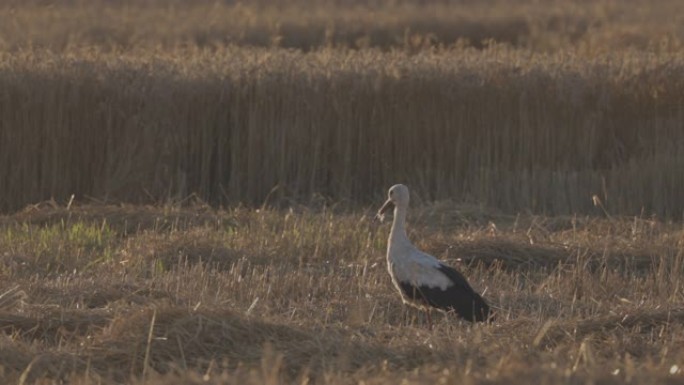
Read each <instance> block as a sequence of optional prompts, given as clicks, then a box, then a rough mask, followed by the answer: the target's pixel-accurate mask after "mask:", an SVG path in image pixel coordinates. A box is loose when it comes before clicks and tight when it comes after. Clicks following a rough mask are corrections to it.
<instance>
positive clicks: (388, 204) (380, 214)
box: [375, 199, 394, 222]
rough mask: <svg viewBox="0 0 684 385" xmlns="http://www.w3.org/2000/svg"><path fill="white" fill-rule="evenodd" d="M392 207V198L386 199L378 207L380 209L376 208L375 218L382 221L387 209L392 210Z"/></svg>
mask: <svg viewBox="0 0 684 385" xmlns="http://www.w3.org/2000/svg"><path fill="white" fill-rule="evenodd" d="M393 208H394V202H392V200H390V199H388V200H387V202H385V204H384V205H382V207H380V210H378V214H377V215H376V216H375V217H376V218H377V219H379V220H380V222H383V221H384V220H385V213H386V212H388V211H389V210H392V209H393Z"/></svg>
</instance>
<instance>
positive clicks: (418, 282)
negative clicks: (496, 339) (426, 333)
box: [377, 184, 490, 327]
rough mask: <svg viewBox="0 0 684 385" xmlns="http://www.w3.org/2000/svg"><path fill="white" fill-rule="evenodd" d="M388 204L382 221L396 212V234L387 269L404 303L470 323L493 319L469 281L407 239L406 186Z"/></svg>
mask: <svg viewBox="0 0 684 385" xmlns="http://www.w3.org/2000/svg"><path fill="white" fill-rule="evenodd" d="M388 195H389V198H388V199H387V202H385V204H384V205H383V206H382V208H380V210H379V211H378V215H377V216H378V218H379V219H380V220H381V221H382V220H383V219H384V216H385V213H386V212H387V211H389V210H390V209H392V208H394V219H393V222H392V230H391V231H390V235H389V239H388V241H387V269H388V270H389V273H390V276H392V282H393V283H394V286H395V287H396V288H397V290H399V293H400V294H401V298H402V300H403V301H404V303H407V304H409V305H412V306H415V307H417V308H419V309H423V310H427V316H428V323H429V325H430V327H432V320H431V318H430V309H431V308H436V309H438V310H441V311H445V312H454V313H456V314H457V315H458V316H460V317H461V318H463V319H465V320H467V321H470V322H482V321H488V320H489V319H490V314H489V306H488V305H487V303H486V302H485V300H484V299H483V298H482V297H481V296H480V295H479V294H478V293H476V292H475V290H473V288H472V287H470V285H469V284H468V281H467V280H466V279H465V277H464V276H463V275H462V274H461V273H459V272H458V271H456V270H455V269H454V268H452V267H450V266H447V265H445V264H444V263H442V262H441V261H440V260H438V259H437V258H435V257H433V256H431V255H429V254H426V253H423V252H422V251H420V250H418V249H417V248H416V247H415V246H414V245H413V244H412V243H411V241H410V240H409V239H408V237H407V236H406V227H405V226H406V211H407V209H408V204H409V190H408V188H407V187H406V186H404V185H403V184H397V185H394V186H392V187H391V188H390V189H389V193H388Z"/></svg>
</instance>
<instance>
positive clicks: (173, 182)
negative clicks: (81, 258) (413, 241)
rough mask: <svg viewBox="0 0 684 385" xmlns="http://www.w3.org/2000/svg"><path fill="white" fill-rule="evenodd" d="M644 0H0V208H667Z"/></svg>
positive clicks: (670, 128)
mask: <svg viewBox="0 0 684 385" xmlns="http://www.w3.org/2000/svg"><path fill="white" fill-rule="evenodd" d="M31 4H33V5H31ZM191 4H194V5H191ZM506 4H508V3H506ZM650 4H651V3H649V2H639V1H633V2H629V4H626V3H622V2H619V3H618V2H610V1H602V2H591V3H586V4H585V3H584V2H536V1H534V2H533V1H520V2H519V5H516V6H510V5H504V4H503V3H499V2H483V3H481V2H472V3H471V2H463V3H457V4H456V3H454V4H451V3H443V2H439V3H438V2H434V3H432V2H427V3H425V4H421V5H419V4H418V3H409V2H406V3H403V2H399V3H390V2H387V3H385V2H378V3H373V5H368V6H363V5H362V4H360V3H359V4H357V5H354V6H349V5H348V6H343V5H340V4H338V3H334V2H314V3H313V5H312V6H310V7H309V8H310V11H309V8H306V7H305V5H306V4H304V3H298V2H285V3H273V4H271V3H268V2H266V3H254V5H250V6H247V5H243V4H229V3H222V2H202V1H200V2H197V3H190V2H180V1H171V2H165V1H151V2H126V1H122V2H78V1H76V2H64V3H60V2H54V3H50V5H45V4H44V2H35V3H32V2H29V3H27V4H19V3H17V5H14V6H11V5H10V6H8V5H5V6H3V7H1V8H0V9H2V11H0V14H1V15H2V16H0V17H1V19H0V25H1V26H2V27H0V46H1V47H4V48H3V49H2V50H0V58H1V59H0V89H2V99H1V101H0V111H1V112H2V120H1V121H0V135H2V136H1V137H0V139H1V141H0V160H1V163H0V164H2V168H0V180H2V181H3V186H4V187H3V194H2V196H1V197H0V210H3V211H5V212H6V211H12V210H16V209H19V208H21V207H24V206H25V205H26V204H29V203H33V202H36V201H40V200H45V199H50V198H54V199H56V200H57V201H59V202H66V201H68V200H69V198H70V196H71V195H72V194H74V195H75V197H76V199H77V200H87V199H98V200H106V201H110V202H120V201H126V202H141V203H142V202H145V203H150V202H152V203H158V202H167V201H169V200H178V199H183V198H185V197H187V196H188V195H189V194H197V195H198V196H199V197H200V198H201V199H202V200H204V201H207V202H210V203H212V204H215V205H223V206H235V205H237V204H241V203H244V204H248V205H262V204H264V203H267V204H280V203H283V202H285V203H287V202H292V201H295V202H310V201H311V200H312V199H314V200H316V201H320V200H321V199H322V200H323V201H326V202H340V201H344V202H347V203H351V204H352V205H355V204H359V203H361V204H368V203H369V202H371V201H373V200H375V199H377V198H378V197H379V195H380V194H381V193H382V192H384V191H385V189H386V188H387V186H388V185H391V184H392V183H395V182H397V181H405V182H406V183H408V184H410V185H411V187H412V189H413V191H414V192H415V193H416V195H415V196H416V197H419V198H420V199H422V200H423V201H432V200H442V199H453V200H455V201H459V202H470V203H477V204H483V205H485V206H489V207H496V208H499V209H501V210H504V211H505V212H508V213H515V212H519V211H520V210H531V211H533V212H536V213H547V214H571V213H576V212H583V213H592V212H593V210H594V207H593V205H592V200H591V197H592V196H593V195H598V196H599V197H600V198H601V199H602V200H603V203H604V205H606V207H607V208H608V209H609V210H611V211H616V212H620V213H624V214H638V215H641V214H642V213H645V215H651V214H656V215H659V216H663V217H667V218H679V217H681V215H682V212H684V206H682V204H680V202H681V200H679V199H677V198H678V197H680V196H682V194H683V193H684V183H682V181H681V180H680V177H679V175H684V173H682V172H681V171H682V161H681V159H682V158H681V156H680V153H681V152H682V146H683V145H682V143H683V142H682V132H684V131H682V121H683V119H682V107H681V106H682V105H684V94H683V93H682V89H683V88H684V86H683V82H684V75H683V73H684V64H683V63H684V61H683V60H682V50H681V49H680V41H681V38H682V36H683V35H682V33H683V32H682V31H684V30H683V29H682V27H681V25H684V23H679V21H681V16H678V15H681V14H684V12H677V11H678V10H679V9H680V8H684V7H683V6H681V5H679V4H681V3H680V2H676V1H671V2H668V1H662V2H659V6H658V7H654V6H651V5H650ZM304 9H306V10H307V12H303V10H304ZM433 20H437V21H435V22H434V23H433V22H432V21H433ZM463 20H468V22H465V21H463ZM292 25H298V26H299V27H297V28H295V27H289V26H292ZM320 25H325V26H326V28H327V29H329V31H328V32H325V30H326V28H323V27H320ZM464 25H467V26H468V28H467V29H468V30H467V31H464V30H462V29H463V28H465V27H464ZM502 25H505V26H504V27H502ZM510 25H519V26H518V27H511V26H510ZM274 26H275V27H274ZM316 26H319V27H316ZM419 26H420V27H419ZM276 27H277V28H276ZM273 28H276V30H273ZM373 28H376V29H380V30H382V31H383V33H384V34H379V35H382V36H383V37H382V38H379V37H378V38H376V37H375V36H376V35H378V34H376V33H375V32H373ZM351 30H354V31H356V32H354V33H351V32H349V31H351ZM502 31H503V32H502ZM356 34H358V36H360V37H358V36H357V35H356ZM352 35H353V36H352ZM500 35H501V36H506V38H499V37H498V36H500ZM202 36H204V37H202ZM253 36H261V37H259V38H253ZM325 36H327V37H325ZM478 36H479V37H478ZM359 39H361V40H363V39H366V40H368V41H367V44H365V43H364V45H358V44H356V43H355V42H357V41H359ZM266 41H268V42H266ZM298 41H308V43H297V42H298ZM283 47H296V48H301V50H298V49H286V48H283ZM358 47H368V48H358ZM483 47H485V48H483ZM357 48H358V49H357ZM409 182H410V183H409Z"/></svg>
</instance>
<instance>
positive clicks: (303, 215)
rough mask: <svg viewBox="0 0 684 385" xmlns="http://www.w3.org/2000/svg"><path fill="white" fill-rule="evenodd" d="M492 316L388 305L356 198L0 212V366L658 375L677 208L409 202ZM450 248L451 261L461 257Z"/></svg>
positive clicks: (667, 329) (629, 378)
mask: <svg viewBox="0 0 684 385" xmlns="http://www.w3.org/2000/svg"><path fill="white" fill-rule="evenodd" d="M411 218H413V219H412V226H411V229H410V230H411V233H410V236H411V237H412V238H413V239H414V240H416V243H417V244H418V245H420V247H422V248H424V249H426V250H429V251H431V252H432V253H434V254H436V255H438V256H440V257H441V258H446V259H448V260H449V262H450V263H451V264H454V265H456V266H459V268H460V269H461V270H463V271H464V273H465V274H466V275H467V276H468V277H469V279H470V280H471V282H472V284H473V285H474V286H475V287H476V288H477V290H480V291H484V292H485V297H486V298H487V299H488V300H489V301H490V302H492V303H493V304H494V305H495V306H496V307H497V309H498V312H499V317H498V320H497V322H496V323H495V324H492V325H474V326H473V325H469V324H465V323H461V322H458V321H456V320H454V319H452V318H449V317H443V316H440V317H437V324H436V327H435V329H434V330H432V331H431V330H429V329H427V327H426V323H425V320H424V318H423V316H422V315H421V314H420V313H418V312H415V311H412V310H406V309H405V308H404V307H403V305H402V304H401V302H400V300H399V298H398V296H397V295H396V293H394V291H393V288H392V287H391V284H390V282H389V277H388V275H387V272H386V269H385V261H384V246H385V237H386V234H387V231H388V228H387V226H386V225H382V226H380V227H378V224H376V223H373V222H372V221H371V219H370V217H369V216H368V215H366V214H365V213H359V212H334V211H311V210H306V209H301V210H289V211H271V210H261V211H254V210H245V209H236V210H231V211H213V210H210V209H207V208H206V207H203V206H197V207H192V208H186V209H179V208H174V207H165V208H152V207H114V206H74V207H71V208H69V209H65V208H61V207H58V206H51V205H44V206H43V207H33V208H30V209H27V210H25V211H23V212H21V213H18V214H16V215H13V216H6V217H3V218H0V250H2V255H0V260H1V261H2V264H1V265H0V266H1V272H0V274H1V275H2V282H3V283H2V285H1V287H0V291H1V292H2V293H3V294H2V295H0V304H2V305H1V306H2V307H1V309H0V330H2V331H3V335H2V338H1V339H0V344H1V346H2V348H0V354H1V355H2V357H1V361H0V362H2V369H3V370H2V374H1V375H0V378H2V380H3V382H5V383H10V382H17V381H19V382H21V381H29V382H33V381H43V382H41V383H52V382H55V383H56V382H60V381H66V382H69V383H78V384H85V383H92V382H96V383H99V382H102V383H121V382H133V383H146V384H155V383H179V384H180V383H214V384H240V383H253V384H258V383H267V384H276V383H306V382H308V383H321V384H343V383H350V384H351V383H358V382H361V381H363V382H364V383H368V384H386V383H396V382H398V381H400V380H405V381H408V383H414V384H428V383H435V382H440V381H442V382H444V383H463V382H466V383H483V384H497V383H501V384H503V383H510V382H511V381H514V382H521V381H522V382H526V381H532V380H534V381H535V382H536V383H540V384H552V383H553V384H556V383H574V384H577V383H595V382H601V383H616V384H617V383H643V382H644V381H646V382H649V383H676V382H679V381H681V380H682V379H684V377H682V376H683V375H684V374H682V371H681V369H680V368H681V367H682V366H683V365H684V349H682V346H684V344H683V342H684V340H682V332H684V329H683V326H682V324H683V323H684V286H683V285H682V277H683V276H684V275H683V273H684V265H683V264H682V259H683V258H682V254H681V251H680V250H681V242H682V228H681V225H674V224H667V223H662V222H659V221H643V220H639V219H634V218H613V219H595V218H590V217H573V218H546V217H537V216H519V217H509V216H503V215H496V214H493V213H485V212H482V211H480V212H478V211H477V210H474V209H472V208H470V207H466V206H462V207H457V206H453V205H450V204H447V203H440V204H435V205H427V206H423V207H422V208H419V209H416V210H415V212H414V213H413V214H412V215H411ZM457 258H459V260H460V261H461V262H459V260H457Z"/></svg>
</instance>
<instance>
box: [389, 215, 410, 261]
mask: <svg viewBox="0 0 684 385" xmlns="http://www.w3.org/2000/svg"><path fill="white" fill-rule="evenodd" d="M410 246H411V242H410V241H409V239H408V237H407V236H406V207H401V206H399V205H396V206H395V207H394V219H393V220H392V230H390V236H389V243H388V245H387V247H388V249H389V250H390V251H392V249H393V248H402V247H410ZM390 254H391V253H390Z"/></svg>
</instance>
